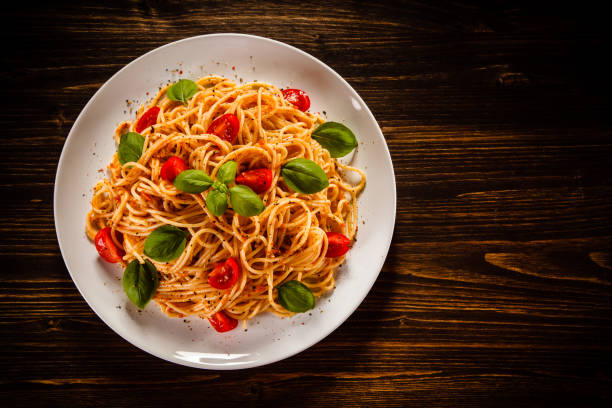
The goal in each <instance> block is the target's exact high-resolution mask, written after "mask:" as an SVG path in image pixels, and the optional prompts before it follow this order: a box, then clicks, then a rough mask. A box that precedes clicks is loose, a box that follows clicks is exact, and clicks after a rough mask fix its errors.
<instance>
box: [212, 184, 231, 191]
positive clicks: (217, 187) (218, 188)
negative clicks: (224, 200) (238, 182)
mask: <svg viewBox="0 0 612 408" xmlns="http://www.w3.org/2000/svg"><path fill="white" fill-rule="evenodd" d="M212 189H213V190H215V191H219V192H221V193H227V191H228V190H227V186H226V185H225V184H223V183H222V182H220V181H215V182H214V183H213V185H212Z"/></svg>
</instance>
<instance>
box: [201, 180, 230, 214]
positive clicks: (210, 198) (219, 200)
mask: <svg viewBox="0 0 612 408" xmlns="http://www.w3.org/2000/svg"><path fill="white" fill-rule="evenodd" d="M222 185H223V184H222ZM223 187H225V185H223ZM226 188H227V187H226ZM206 207H208V210H209V211H210V212H211V213H213V215H214V216H216V217H219V216H221V215H223V213H224V212H225V210H227V193H224V192H221V191H219V190H211V191H210V192H209V193H208V195H207V196H206Z"/></svg>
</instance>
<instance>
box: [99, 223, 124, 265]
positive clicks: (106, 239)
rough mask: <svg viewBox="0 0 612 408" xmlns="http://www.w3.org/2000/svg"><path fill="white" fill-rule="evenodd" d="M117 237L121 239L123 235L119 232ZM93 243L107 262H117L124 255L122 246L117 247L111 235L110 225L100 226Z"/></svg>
mask: <svg viewBox="0 0 612 408" xmlns="http://www.w3.org/2000/svg"><path fill="white" fill-rule="evenodd" d="M117 238H118V239H119V240H120V241H122V238H123V236H122V235H121V234H119V235H118V236H117ZM94 244H95V245H96V249H97V250H98V253H99V254H100V256H101V257H102V259H104V260H105V261H107V262H110V263H117V262H119V261H121V258H123V256H124V255H125V252H124V251H123V248H120V247H118V246H117V245H116V244H115V242H114V241H113V237H112V236H111V229H110V227H106V228H102V229H101V230H100V231H98V233H97V234H96V237H95V238H94Z"/></svg>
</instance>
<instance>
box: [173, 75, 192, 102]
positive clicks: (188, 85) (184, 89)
mask: <svg viewBox="0 0 612 408" xmlns="http://www.w3.org/2000/svg"><path fill="white" fill-rule="evenodd" d="M196 92H198V86H197V85H196V83H195V82H193V81H192V80H190V79H181V80H179V81H178V82H177V83H175V84H174V85H172V86H171V87H170V88H168V89H167V90H166V96H167V97H168V99H170V100H171V101H177V102H183V103H185V102H187V100H188V99H189V98H191V97H192V96H193V95H195V94H196Z"/></svg>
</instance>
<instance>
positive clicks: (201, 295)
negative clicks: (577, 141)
mask: <svg viewBox="0 0 612 408" xmlns="http://www.w3.org/2000/svg"><path fill="white" fill-rule="evenodd" d="M309 106H310V100H309V98H308V95H307V94H306V93H305V92H303V91H301V90H298V89H285V90H280V89H278V88H276V87H275V86H273V85H271V84H266V83H260V82H252V83H246V84H241V85H237V84H236V83H234V82H232V81H230V80H228V79H226V78H222V77H218V76H207V77H203V78H200V79H198V80H196V81H189V80H184V79H183V80H180V81H178V82H177V83H175V84H172V85H169V86H167V87H165V88H163V89H161V90H160V92H159V93H158V94H157V95H156V96H155V97H154V98H153V100H152V101H151V102H150V104H149V105H148V106H147V108H146V109H145V107H141V108H140V109H139V111H138V113H137V119H136V120H135V121H133V122H129V121H126V122H123V123H121V124H119V125H118V126H117V128H116V129H115V133H114V138H115V141H116V142H117V143H118V151H117V153H116V154H115V155H114V156H113V158H112V161H111V162H110V164H109V166H108V170H109V176H108V177H107V178H105V179H103V180H101V181H99V182H98V183H97V184H96V186H95V187H94V195H93V198H92V200H91V211H90V212H89V213H88V215H87V222H86V232H87V235H88V236H89V237H90V239H92V240H93V241H94V243H95V246H96V248H97V249H98V252H99V253H100V256H101V257H103V258H104V259H105V260H107V261H109V262H118V263H120V264H121V265H122V266H123V267H124V268H125V271H124V275H123V287H124V289H125V291H126V294H127V296H128V298H129V299H130V300H131V301H132V302H134V303H135V304H136V305H137V306H138V307H140V308H143V307H145V306H146V304H147V303H148V301H149V300H150V299H153V300H154V301H155V302H156V303H157V304H158V305H159V306H160V307H161V309H162V311H163V312H165V313H166V314H167V315H169V316H172V317H185V316H189V315H197V316H200V317H202V318H208V319H209V321H210V323H211V324H212V326H213V327H214V328H215V329H217V331H221V332H223V331H227V330H231V329H233V328H234V327H236V325H237V321H239V320H241V321H243V322H244V321H247V320H248V319H250V318H252V317H253V316H255V315H257V314H259V313H262V312H265V311H269V312H273V313H275V314H277V315H280V316H291V315H292V314H294V313H299V312H303V311H306V310H309V309H310V308H312V307H313V306H314V302H315V299H316V298H317V297H319V296H321V295H322V294H324V293H326V292H328V291H330V290H332V289H333V287H334V282H335V272H336V270H337V269H338V267H339V265H340V264H341V263H342V262H343V261H344V258H345V256H346V255H345V254H346V252H347V251H348V250H349V247H350V243H351V242H352V241H353V240H354V238H355V234H356V232H357V196H358V194H359V192H360V191H361V190H362V189H363V188H364V186H365V181H366V176H365V174H364V173H363V172H362V171H361V170H360V169H358V168H354V167H350V166H348V165H345V164H342V163H340V162H339V161H338V160H337V159H336V158H334V157H340V156H342V155H344V154H346V153H348V152H350V151H351V150H353V149H354V148H355V146H356V145H357V142H356V139H355V137H354V135H353V134H352V132H351V131H350V130H349V129H348V128H346V127H345V126H344V125H341V124H339V123H335V122H325V123H324V120H323V118H322V117H321V116H319V115H317V114H313V113H310V112H308V109H309ZM344 172H354V173H356V174H357V175H359V182H357V183H349V182H348V181H347V180H346V178H345V177H343V175H344Z"/></svg>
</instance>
